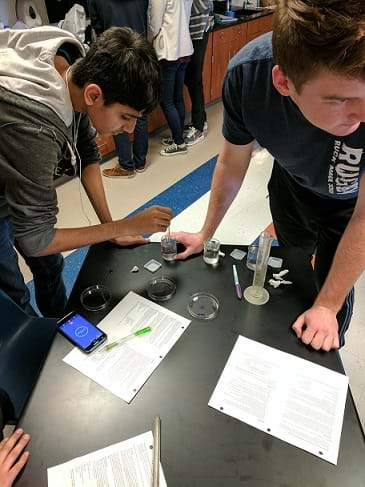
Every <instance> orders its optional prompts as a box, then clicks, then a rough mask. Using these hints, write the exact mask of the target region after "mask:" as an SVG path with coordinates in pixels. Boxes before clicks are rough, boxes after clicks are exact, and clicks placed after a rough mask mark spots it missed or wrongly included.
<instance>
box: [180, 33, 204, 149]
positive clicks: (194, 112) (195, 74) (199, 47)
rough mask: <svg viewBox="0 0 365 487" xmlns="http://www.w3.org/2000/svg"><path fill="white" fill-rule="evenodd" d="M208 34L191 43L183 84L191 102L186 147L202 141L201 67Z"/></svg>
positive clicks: (202, 89) (202, 86) (202, 99)
mask: <svg viewBox="0 0 365 487" xmlns="http://www.w3.org/2000/svg"><path fill="white" fill-rule="evenodd" d="M208 38H209V33H208V32H206V33H205V34H204V37H203V39H199V40H195V41H193V47H194V53H193V54H192V56H191V60H190V62H189V64H188V66H187V68H186V74H185V84H186V86H187V88H188V91H189V95H190V100H191V125H190V127H189V129H188V130H187V131H186V132H185V143H186V145H188V146H189V145H194V144H197V143H198V142H202V141H203V140H204V127H205V125H206V121H207V114H206V111H205V102H204V85H203V67H204V58H205V52H206V50H207V45H208Z"/></svg>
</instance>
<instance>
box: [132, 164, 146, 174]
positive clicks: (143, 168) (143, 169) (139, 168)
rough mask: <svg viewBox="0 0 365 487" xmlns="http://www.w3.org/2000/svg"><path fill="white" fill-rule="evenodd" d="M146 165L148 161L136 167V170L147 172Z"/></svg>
mask: <svg viewBox="0 0 365 487" xmlns="http://www.w3.org/2000/svg"><path fill="white" fill-rule="evenodd" d="M146 165H147V164H146V163H144V164H143V166H139V167H136V168H135V169H134V170H135V171H136V172H145V170H146Z"/></svg>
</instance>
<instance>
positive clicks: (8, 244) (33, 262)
mask: <svg viewBox="0 0 365 487" xmlns="http://www.w3.org/2000/svg"><path fill="white" fill-rule="evenodd" d="M14 245H16V243H14V237H13V225H12V223H11V220H10V218H8V217H4V218H0V289H2V290H3V291H4V292H5V293H6V294H7V295H8V296H9V297H10V298H11V299H12V300H13V301H14V302H15V303H17V304H18V305H19V306H20V307H21V308H22V309H24V311H25V312H26V313H27V314H29V315H35V314H36V313H35V311H34V309H33V308H32V306H31V305H30V295H29V290H28V288H27V286H26V284H25V282H24V278H23V275H22V273H21V272H20V269H19V264H18V256H17V253H16V251H15V249H14ZM17 250H18V251H19V253H20V254H21V255H22V256H23V257H24V260H25V262H26V264H27V265H28V266H29V268H30V270H31V271H32V274H33V278H34V287H35V297H36V302H37V306H38V308H39V310H40V311H41V313H42V314H43V315H44V316H47V317H52V318H60V317H62V316H63V314H64V310H65V307H66V302H67V297H66V289H65V285H64V283H63V280H62V270H63V266H64V262H63V257H62V255H61V254H52V255H46V256H43V257H28V256H26V255H24V254H23V252H22V251H21V249H20V248H19V247H18V246H17Z"/></svg>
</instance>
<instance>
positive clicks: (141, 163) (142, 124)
mask: <svg viewBox="0 0 365 487" xmlns="http://www.w3.org/2000/svg"><path fill="white" fill-rule="evenodd" d="M147 151H148V121H147V115H143V116H142V117H139V118H137V123H136V128H135V129H134V139H133V162H134V169H135V171H136V172H144V170H145V169H146V157H147Z"/></svg>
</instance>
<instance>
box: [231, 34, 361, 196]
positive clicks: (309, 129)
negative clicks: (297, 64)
mask: <svg viewBox="0 0 365 487" xmlns="http://www.w3.org/2000/svg"><path fill="white" fill-rule="evenodd" d="M272 68H273V60H272V34H271V33H268V34H265V35H263V36H261V37H258V38H257V39H255V40H254V41H252V42H250V43H249V44H247V45H246V46H244V47H243V48H242V49H241V51H240V52H238V53H237V54H236V56H235V57H234V58H233V59H232V60H231V62H230V64H229V67H228V71H227V73H226V77H225V80H224V83H223V104H224V109H225V110H224V123H223V135H224V137H225V139H226V140H228V142H231V143H232V144H236V145H245V144H249V143H250V142H252V141H253V140H254V139H256V140H257V141H258V143H259V144H260V145H261V146H262V147H265V148H266V149H267V150H268V151H269V152H270V153H271V154H272V155H273V156H274V157H275V159H276V160H277V161H278V163H279V164H280V166H281V167H282V168H284V169H285V170H286V171H287V172H288V173H289V174H290V175H291V177H292V178H293V179H294V180H295V181H296V182H297V183H298V184H300V185H301V186H303V187H305V188H307V189H309V190H311V191H312V192H314V193H316V194H317V195H320V196H324V197H326V198H336V199H349V198H354V197H356V196H357V192H358V188H359V179H360V176H361V174H362V172H363V171H364V169H365V124H364V123H361V124H360V126H359V128H358V129H357V130H356V132H354V133H352V134H350V135H347V136H346V137H339V136H335V135H331V134H329V133H327V132H325V131H323V130H321V129H319V128H317V127H315V126H314V125H312V124H311V123H310V122H309V121H308V120H307V119H306V118H305V117H304V116H303V115H302V113H301V112H300V110H299V109H298V107H297V106H296V105H295V103H294V102H293V101H292V100H291V98H290V97H287V96H282V95H280V93H279V92H278V91H277V90H276V88H275V87H274V85H273V83H272V74H271V71H272Z"/></svg>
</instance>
